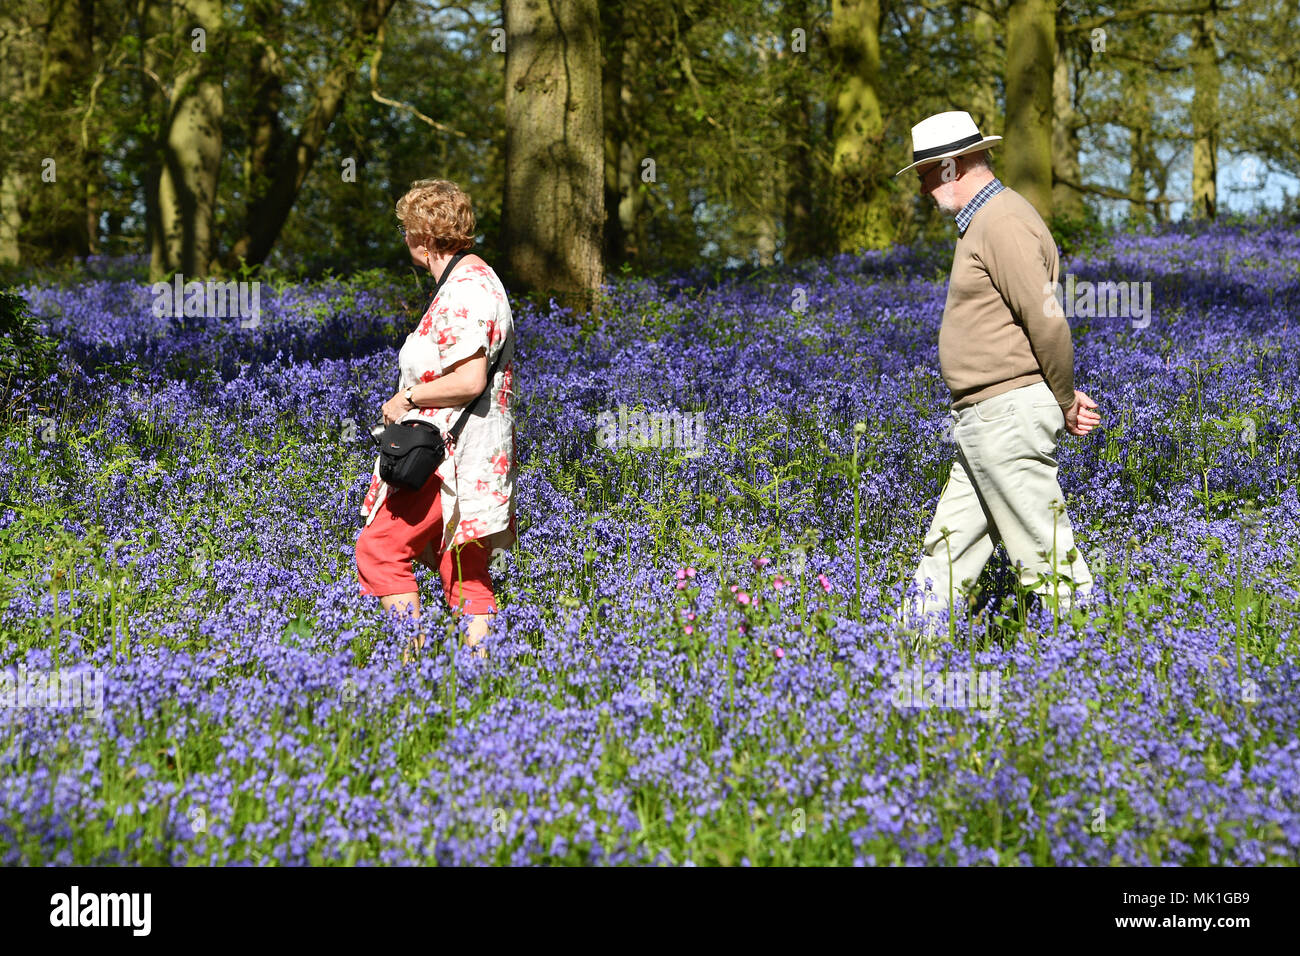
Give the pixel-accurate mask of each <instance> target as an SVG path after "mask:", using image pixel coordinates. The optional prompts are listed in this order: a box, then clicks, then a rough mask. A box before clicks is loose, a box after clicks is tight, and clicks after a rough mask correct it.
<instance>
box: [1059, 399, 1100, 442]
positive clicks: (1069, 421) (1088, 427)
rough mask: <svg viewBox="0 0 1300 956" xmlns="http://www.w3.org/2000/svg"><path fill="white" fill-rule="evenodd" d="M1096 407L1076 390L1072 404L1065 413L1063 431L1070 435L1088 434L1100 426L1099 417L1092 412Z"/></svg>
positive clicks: (1094, 403)
mask: <svg viewBox="0 0 1300 956" xmlns="http://www.w3.org/2000/svg"><path fill="white" fill-rule="evenodd" d="M1096 407H1097V403H1096V402H1094V401H1093V400H1092V399H1091V398H1089V397H1088V396H1087V395H1085V394H1084V393H1083V392H1081V391H1079V390H1078V389H1077V388H1076V389H1075V390H1074V404H1073V405H1071V406H1070V407H1069V409H1067V410H1066V413H1065V430H1066V431H1068V432H1069V433H1070V434H1071V435H1086V434H1088V432H1090V431H1092V430H1093V429H1094V428H1096V427H1097V426H1098V425H1100V424H1101V416H1100V415H1098V414H1097V413H1096V412H1095V411H1093V409H1095V408H1096Z"/></svg>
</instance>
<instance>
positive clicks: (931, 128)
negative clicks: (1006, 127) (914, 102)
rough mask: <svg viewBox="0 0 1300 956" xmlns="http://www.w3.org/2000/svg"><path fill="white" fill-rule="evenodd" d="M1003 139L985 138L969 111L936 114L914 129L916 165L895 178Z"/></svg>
mask: <svg viewBox="0 0 1300 956" xmlns="http://www.w3.org/2000/svg"><path fill="white" fill-rule="evenodd" d="M1001 139H1002V137H1001V136H984V135H983V134H981V133H980V131H979V127H978V126H976V125H975V120H974V119H972V118H971V115H970V114H969V113H967V112H966V111H965V110H951V111H949V112H947V113H935V114H934V115H933V116H927V117H926V118H925V119H923V120H921V122H919V123H917V124H916V125H915V126H913V127H912V165H911V166H905V167H903V168H902V169H900V170H899V171H898V172H896V173H894V175H895V176H901V175H903V173H905V172H907V171H908V170H909V169H915V168H916V167H917V166H919V165H921V164H922V163H928V162H931V161H933V160H936V159H947V158H948V157H949V156H963V155H965V154H966V153H974V152H976V151H977V150H981V149H986V148H987V147H989V146H992V145H993V144H994V143H996V142H998V141H999V140H1001Z"/></svg>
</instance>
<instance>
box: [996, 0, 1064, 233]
mask: <svg viewBox="0 0 1300 956" xmlns="http://www.w3.org/2000/svg"><path fill="white" fill-rule="evenodd" d="M1055 64H1056V14H1055V4H1054V3H1052V2H1051V0H1011V5H1010V8H1009V10H1008V14H1007V56H1006V62H1005V71H1006V72H1005V80H1006V89H1007V94H1006V95H1007V124H1006V132H1005V134H1004V135H1005V136H1006V139H1007V141H1008V142H1009V143H1011V144H1012V145H1013V148H1008V149H1007V151H1006V155H1005V159H1004V163H1005V168H1006V182H1007V185H1008V186H1010V187H1011V188H1012V189H1014V190H1016V191H1017V192H1019V193H1020V194H1021V195H1023V196H1024V197H1025V198H1026V199H1028V200H1029V201H1030V202H1031V203H1033V205H1034V208H1035V209H1037V210H1038V213H1039V215H1041V216H1042V217H1043V218H1044V219H1049V218H1051V215H1052V112H1053V110H1052V95H1053V73H1054V70H1055Z"/></svg>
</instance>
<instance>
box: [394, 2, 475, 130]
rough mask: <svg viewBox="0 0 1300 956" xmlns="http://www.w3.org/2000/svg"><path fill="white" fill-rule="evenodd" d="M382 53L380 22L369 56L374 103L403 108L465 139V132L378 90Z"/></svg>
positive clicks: (424, 120)
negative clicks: (373, 47)
mask: <svg viewBox="0 0 1300 956" xmlns="http://www.w3.org/2000/svg"><path fill="white" fill-rule="evenodd" d="M383 55H384V25H383V24H380V27H379V31H378V33H377V34H376V35H375V55H374V56H372V57H371V58H370V98H371V99H372V100H374V101H375V102H376V103H383V104H384V105H385V106H391V107H394V108H395V109H399V110H403V111H405V112H407V113H410V114H411V115H412V116H414V117H415V118H416V119H418V120H420V121H421V122H424V123H428V124H429V125H430V126H432V127H433V128H434V129H436V130H440V131H441V132H443V133H449V134H451V135H452V136H459V137H460V138H461V139H465V138H466V136H465V134H464V133H462V132H461V131H460V130H458V129H452V128H451V127H450V126H447V125H445V124H443V123H439V122H438V121H437V120H436V119H434V118H433V117H431V116H425V115H424V114H423V113H421V112H420V111H419V110H417V109H416V108H415V107H414V106H411V105H410V104H409V103H399V102H398V101H397V100H390V99H389V98H388V97H386V96H384V95H383V94H382V93H380V92H379V58H380V57H382V56H383Z"/></svg>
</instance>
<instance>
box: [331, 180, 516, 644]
mask: <svg viewBox="0 0 1300 956" xmlns="http://www.w3.org/2000/svg"><path fill="white" fill-rule="evenodd" d="M397 218H398V219H399V220H400V221H401V223H402V233H403V235H404V237H405V239H406V247H407V249H408V250H409V251H410V253H411V260H412V261H413V262H415V264H416V265H418V266H421V267H423V268H426V269H428V270H429V272H430V273H432V274H433V278H434V280H435V281H437V280H439V279H441V278H442V275H443V272H444V271H445V270H446V269H447V267H448V265H449V263H450V262H451V260H452V258H453V257H454V256H456V254H457V253H460V252H463V251H464V250H467V249H469V248H470V247H471V246H472V245H473V244H474V210H473V207H472V206H471V205H470V199H469V196H467V195H466V194H465V193H464V192H462V191H461V190H460V188H459V187H457V186H456V184H455V183H450V182H447V181H445V180H430V179H424V180H420V181H419V182H416V183H413V184H412V185H411V188H410V190H408V191H407V193H406V195H405V196H403V197H402V198H401V199H400V200H399V201H398V203H397ZM514 350H515V336H514V323H513V321H512V319H511V315H510V304H509V303H508V302H507V301H506V292H505V289H504V287H503V286H502V285H501V280H500V279H498V278H497V274H496V273H495V272H493V271H492V269H491V267H490V266H488V264H487V263H485V262H484V261H483V260H482V259H480V258H479V257H478V256H476V255H465V256H463V257H462V258H461V259H460V260H459V261H458V262H457V263H456V265H455V267H454V269H453V270H452V271H451V273H450V275H448V276H447V279H446V281H445V282H444V283H443V285H442V287H441V289H439V290H438V292H437V294H436V295H435V296H434V298H433V301H432V302H431V303H429V307H428V309H426V310H425V313H424V315H423V316H422V318H421V319H420V322H419V324H418V325H417V326H416V328H415V331H413V332H411V333H410V334H409V335H408V336H407V337H406V344H404V345H403V346H402V350H401V352H400V353H399V354H398V364H399V366H400V369H401V378H400V380H399V382H398V388H397V394H395V395H394V396H393V397H392V398H390V399H389V400H388V401H387V402H385V403H384V406H383V409H382V414H383V420H384V424H385V425H388V424H391V423H393V422H399V421H427V422H430V423H431V424H433V425H434V426H435V427H437V428H438V429H439V430H440V431H441V432H442V433H443V436H444V438H445V437H446V435H447V432H448V431H449V430H450V429H451V427H452V426H453V425H454V424H455V423H456V420H457V419H458V418H459V417H460V415H461V413H462V412H463V411H464V410H465V408H466V407H467V406H472V407H473V409H474V410H473V411H472V412H471V413H470V415H469V418H468V420H467V421H466V422H465V426H464V429H463V430H462V432H461V434H460V437H459V439H458V440H457V441H456V442H455V445H454V446H453V445H452V444H451V442H448V445H447V458H446V460H445V461H443V463H442V464H441V465H440V466H439V467H438V470H437V471H435V472H434V474H433V476H432V477H430V479H429V480H428V482H427V483H426V484H425V485H424V487H423V488H421V489H419V490H418V491H413V490H411V489H409V488H400V487H396V486H389V485H388V484H387V483H386V482H385V481H383V480H382V479H381V478H380V477H379V460H378V458H376V460H375V470H374V473H373V475H372V476H371V479H370V490H369V491H368V492H367V493H366V497H365V501H363V502H362V504H361V513H362V514H363V515H365V516H366V526H365V527H364V528H363V529H362V530H361V535H360V536H359V537H358V538H357V576H358V578H359V580H360V582H361V591H362V593H363V594H373V595H376V596H378V597H379V598H380V601H381V603H382V604H383V606H384V608H385V610H388V609H392V608H394V607H397V608H403V609H407V610H408V611H409V613H411V614H413V615H414V616H416V617H419V614H420V595H419V591H418V588H417V585H416V582H415V575H414V573H413V570H412V564H411V562H412V560H413V559H415V558H419V559H420V560H421V561H423V562H424V563H425V564H427V565H428V566H429V567H432V568H436V569H437V571H438V573H439V575H440V576H441V578H442V590H443V594H444V595H445V596H446V599H447V604H448V606H449V607H450V608H451V609H452V612H453V613H455V614H460V613H464V614H467V615H469V617H470V620H469V627H468V631H467V634H466V643H467V644H468V645H469V646H471V647H474V646H476V645H478V644H479V643H480V642H481V641H482V640H483V638H484V637H485V636H486V634H487V632H488V629H489V627H490V626H491V620H492V615H494V614H495V613H496V610H497V605H496V597H495V595H494V594H493V591H492V579H491V577H490V576H489V575H488V559H489V557H490V556H491V555H492V554H493V553H494V552H495V551H496V550H497V549H508V548H510V547H511V546H513V544H514V542H515V500H514V485H515V472H516V467H515V427H514V410H515V397H514V387H513V386H514V363H513V359H514ZM498 358H499V359H500V361H499V362H498ZM494 362H495V363H496V364H497V371H496V374H495V375H494V376H493V381H492V382H490V383H489V382H487V374H488V370H489V368H491V367H492V365H493V363H494ZM485 386H487V387H488V394H487V395H482V393H483V391H484V387H485ZM423 644H424V635H423V633H421V634H420V636H419V637H418V638H417V640H416V649H417V650H418V649H419V648H420V647H421V646H423ZM481 653H482V649H480V654H481ZM405 657H406V655H403V659H405Z"/></svg>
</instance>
